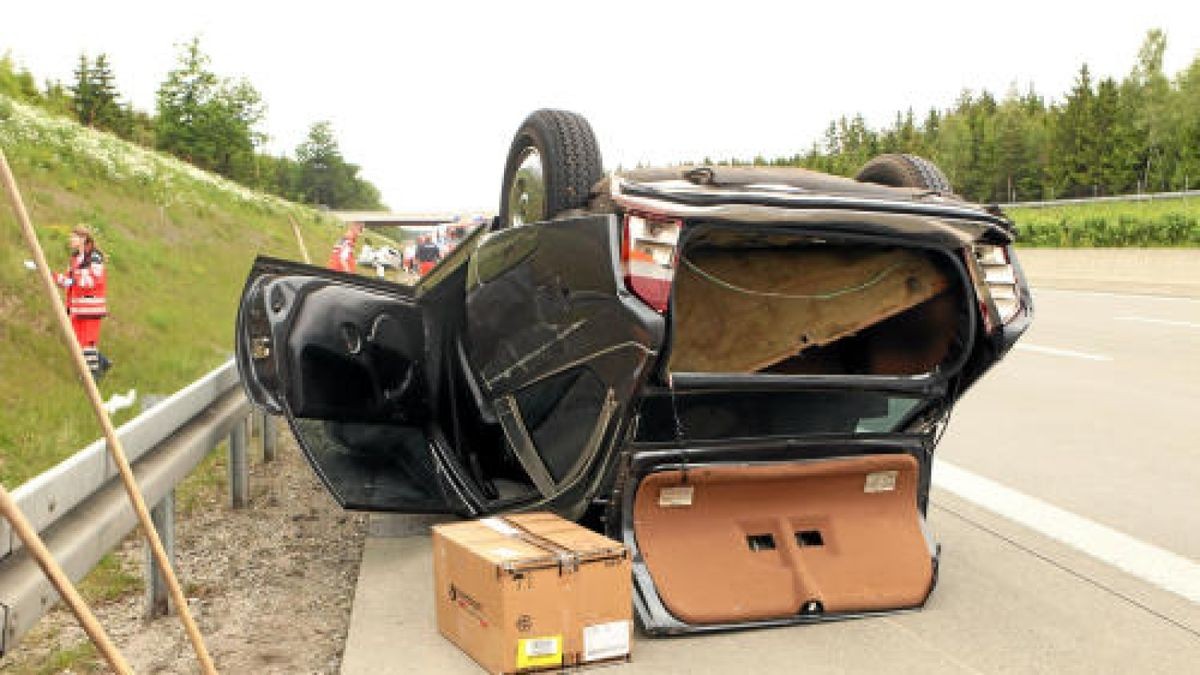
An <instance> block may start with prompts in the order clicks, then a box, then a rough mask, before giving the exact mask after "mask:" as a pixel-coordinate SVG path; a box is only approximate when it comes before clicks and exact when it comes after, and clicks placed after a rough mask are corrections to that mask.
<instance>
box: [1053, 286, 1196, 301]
mask: <svg viewBox="0 0 1200 675" xmlns="http://www.w3.org/2000/svg"><path fill="white" fill-rule="evenodd" d="M1031 292H1032V293H1033V299H1034V300H1037V296H1038V295H1040V294H1042V293H1047V294H1063V295H1094V296H1096V297H1100V298H1124V299H1127V300H1172V301H1177V302H1200V298H1188V297H1183V296H1179V295H1157V294H1154V293H1110V292H1106V291H1076V290H1071V289H1069V288H1035V289H1033V290H1032V291H1031Z"/></svg>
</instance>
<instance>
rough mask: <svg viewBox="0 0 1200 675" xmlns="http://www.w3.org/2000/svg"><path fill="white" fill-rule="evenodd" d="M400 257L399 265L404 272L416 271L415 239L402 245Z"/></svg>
mask: <svg viewBox="0 0 1200 675" xmlns="http://www.w3.org/2000/svg"><path fill="white" fill-rule="evenodd" d="M400 257H401V263H400V264H401V265H402V266H403V267H404V271H405V272H410V273H415V272H416V271H417V264H416V259H417V244H416V242H415V241H410V242H409V243H407V244H405V245H404V253H403V254H402V255H401V256H400Z"/></svg>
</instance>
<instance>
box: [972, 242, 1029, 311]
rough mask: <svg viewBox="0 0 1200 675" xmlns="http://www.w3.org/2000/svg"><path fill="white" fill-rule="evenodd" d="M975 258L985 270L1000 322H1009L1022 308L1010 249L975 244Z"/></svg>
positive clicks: (984, 277) (987, 285)
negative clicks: (1010, 258)
mask: <svg viewBox="0 0 1200 675" xmlns="http://www.w3.org/2000/svg"><path fill="white" fill-rule="evenodd" d="M975 259H976V260H977V261H979V267H980V268H981V269H982V270H983V283H984V285H985V286H986V287H987V289H988V293H989V294H990V295H991V296H992V302H994V303H995V304H996V312H997V313H998V314H999V315H1000V323H1002V324H1005V323H1008V322H1009V321H1011V320H1012V318H1013V317H1015V316H1016V315H1017V311H1018V310H1019V309H1021V296H1020V291H1019V289H1018V288H1017V271H1016V270H1015V269H1013V266H1012V262H1010V261H1009V259H1008V250H1007V249H1005V248H1004V247H1003V246H989V245H984V244H979V245H976V246H975Z"/></svg>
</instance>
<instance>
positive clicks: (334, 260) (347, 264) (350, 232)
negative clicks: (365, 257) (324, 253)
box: [326, 223, 363, 272]
mask: <svg viewBox="0 0 1200 675" xmlns="http://www.w3.org/2000/svg"><path fill="white" fill-rule="evenodd" d="M362 228H363V226H362V223H350V226H349V227H347V228H346V234H344V235H342V238H341V239H339V240H338V243H336V244H334V246H333V251H332V252H331V253H330V254H329V262H328V263H327V264H326V266H327V267H328V268H329V269H331V270H333V271H335V272H354V269H355V267H354V266H355V264H356V263H355V261H354V246H355V244H356V243H357V242H358V235H360V234H362Z"/></svg>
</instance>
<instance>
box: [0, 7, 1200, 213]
mask: <svg viewBox="0 0 1200 675" xmlns="http://www.w3.org/2000/svg"><path fill="white" fill-rule="evenodd" d="M1109 4H1111V5H1114V7H1111V8H1110V7H1106V6H1104V5H1109ZM1154 27H1158V28H1162V29H1164V30H1165V31H1166V33H1167V53H1166V59H1165V70H1166V71H1167V73H1168V74H1170V75H1174V74H1175V73H1177V72H1178V71H1180V70H1181V69H1182V68H1184V67H1185V66H1186V65H1187V64H1188V63H1190V62H1191V60H1192V59H1193V58H1195V57H1196V56H1197V54H1198V53H1200V2H1196V1H1195V0H1170V1H1158V0H1141V1H1138V2H1122V3H1101V2H1094V1H1093V2H1077V3H1063V2H1053V1H1051V0H1042V1H1040V2H1027V1H1026V0H1006V1H1005V2H987V3H973V2H969V1H968V0H959V1H958V2H954V1H950V2H944V1H942V0H926V1H924V2H910V3H907V4H906V3H902V2H885V3H872V2H865V1H862V2H847V1H846V0H841V1H837V0H824V1H818V2H811V3H810V2H801V1H798V0H797V1H793V2H783V3H765V2H757V1H751V0H735V1H732V2H725V3H712V4H709V3H704V2H698V1H695V0H694V1H693V2H651V1H650V0H642V1H641V2H625V1H623V0H606V1H603V2H589V3H586V4H585V3H579V2H569V1H567V0H559V1H558V2H540V1H534V0H515V1H514V0H496V1H494V2H480V3H464V2H451V1H438V0H427V1H423V2H414V3H386V2H360V1H358V0H341V1H340V2H332V1H330V0H324V1H323V2H308V1H300V0H298V1H295V2H287V3H284V2H261V1H260V2H255V1H254V0H239V1H230V0H204V1H203V2H189V3H186V4H183V3H172V2H164V1H162V0H159V1H158V2H137V1H133V0H108V1H107V2H87V3H74V2H72V3H64V2H52V1H48V0H43V1H42V2H28V1H26V2H6V3H4V7H3V9H2V10H0V52H3V51H6V50H7V51H9V52H11V54H12V56H13V58H14V59H15V60H16V61H17V62H18V63H19V64H21V65H24V66H26V67H28V68H29V69H30V70H32V71H33V73H34V74H35V75H36V76H38V77H39V78H43V79H46V78H50V79H59V80H62V81H63V82H64V83H69V82H70V81H71V79H72V75H71V73H72V70H73V69H74V67H75V64H76V62H77V60H78V57H79V54H80V53H81V52H84V51H86V52H87V53H88V54H89V55H90V56H93V57H94V56H95V55H96V54H99V53H101V52H104V53H107V54H108V55H109V57H110V59H111V62H112V66H113V70H114V73H115V74H116V77H117V85H118V87H119V88H120V90H121V92H122V93H123V94H124V95H125V96H126V97H127V98H129V99H131V100H132V101H133V104H134V106H135V107H136V108H138V109H141V110H145V111H153V108H154V92H155V90H156V89H157V88H158V86H159V84H160V83H161V82H162V81H163V79H164V78H165V76H166V73H167V71H168V70H170V69H171V68H172V67H174V66H175V64H176V59H177V55H178V49H177V47H176V45H177V44H179V43H182V42H186V41H187V40H189V39H190V38H191V37H192V36H196V35H198V36H199V37H200V40H201V48H202V49H203V51H204V52H206V53H207V54H208V55H209V56H210V57H211V59H212V62H211V67H212V69H213V71H215V72H216V73H217V74H219V75H222V76H227V77H245V78H247V79H248V80H249V81H250V83H251V84H253V85H254V86H255V87H256V88H257V89H258V90H259V91H260V92H261V93H262V95H263V99H264V101H265V102H266V103H267V106H268V110H267V119H266V123H265V124H264V125H263V130H264V131H265V132H266V133H267V134H269V135H270V136H271V139H272V140H271V142H270V144H269V145H268V146H267V147H268V149H269V150H271V151H272V152H276V153H278V152H287V153H288V154H289V155H290V154H292V153H293V151H294V149H295V147H296V145H297V144H299V143H300V142H301V141H302V140H303V138H304V136H305V134H306V133H307V131H308V128H309V127H310V126H311V124H312V123H313V122H315V121H318V120H323V119H327V120H330V121H331V122H332V123H333V128H334V131H335V133H336V135H337V138H338V140H339V143H340V146H341V149H342V152H343V154H344V155H345V156H346V158H347V159H348V160H349V161H351V162H353V163H355V164H358V165H360V166H361V167H362V175H363V176H364V177H365V178H366V179H367V180H370V181H371V182H372V183H374V184H375V185H376V186H377V187H378V188H379V189H380V191H381V192H382V193H383V198H384V201H385V202H386V203H387V204H388V205H389V206H390V207H392V208H393V209H395V210H401V211H423V210H452V211H453V210H460V209H461V210H469V209H484V210H494V209H495V208H496V205H497V201H498V196H499V190H500V185H499V183H500V174H501V171H502V170H503V164H504V158H505V154H506V153H507V151H508V145H509V143H510V141H511V138H512V134H513V132H514V131H515V130H516V128H517V126H518V125H519V124H520V122H521V120H522V119H524V117H525V115H527V114H528V113H529V112H531V111H532V110H534V109H536V108H540V107H556V108H565V109H568V110H574V111H576V112H580V113H582V114H584V115H585V116H586V117H587V118H588V119H589V120H590V121H591V123H592V126H593V128H594V129H595V131H596V134H597V136H598V137H599V140H600V147H601V150H602V152H603V154H604V160H605V165H606V166H607V167H609V168H611V167H614V166H616V165H618V164H622V165H625V166H631V165H634V164H636V163H637V162H639V161H641V162H647V163H663V162H671V161H682V160H698V159H701V158H703V157H704V156H706V155H707V156H710V157H713V158H721V157H730V156H737V157H742V158H750V157H752V156H754V155H755V154H758V153H761V154H763V155H765V156H768V157H771V156H777V155H783V154H791V153H794V152H798V151H801V152H802V151H804V150H806V149H807V148H808V147H809V146H810V145H811V143H812V142H813V141H814V140H818V139H819V138H820V136H821V134H822V133H823V131H824V130H825V127H826V126H827V125H828V123H829V122H830V120H832V119H834V118H836V117H838V116H840V115H852V114H854V113H856V112H861V113H863V114H864V115H865V116H866V118H867V121H868V123H870V124H871V125H872V126H876V127H878V126H880V125H883V124H887V123H889V122H890V121H891V120H892V116H893V115H894V113H895V111H896V110H898V109H903V108H907V107H912V108H913V109H914V110H915V111H917V113H918V114H919V115H921V114H923V113H924V111H926V110H928V108H930V107H931V106H934V107H938V108H945V107H948V106H950V105H951V104H952V103H953V102H954V100H955V98H956V97H957V96H958V94H959V92H960V91H961V90H962V89H963V88H971V89H973V90H976V91H978V90H980V89H982V88H986V89H988V90H990V91H992V92H993V93H994V94H997V95H1003V94H1004V92H1005V91H1007V90H1008V88H1009V86H1010V85H1011V84H1012V83H1014V82H1015V83H1017V84H1018V86H1019V87H1020V88H1021V89H1025V88H1026V87H1028V85H1029V83H1031V82H1032V83H1033V84H1034V85H1035V86H1036V89H1037V91H1038V92H1039V93H1041V94H1042V95H1043V96H1047V97H1050V96H1053V97H1057V96H1060V95H1061V94H1062V93H1063V92H1065V91H1066V90H1067V89H1068V88H1069V87H1070V85H1071V83H1072V81H1073V79H1074V76H1075V73H1076V72H1077V70H1078V68H1079V66H1080V64H1082V63H1084V62H1087V63H1088V65H1089V67H1090V68H1091V70H1092V73H1093V74H1094V75H1095V76H1097V77H1103V76H1108V75H1111V76H1114V77H1117V78H1120V77H1123V76H1124V75H1125V74H1127V73H1128V72H1129V69H1130V67H1131V66H1132V64H1133V61H1134V57H1135V55H1136V53H1137V49H1138V46H1139V45H1140V44H1141V42H1142V40H1143V38H1144V36H1145V32H1146V31H1147V30H1148V29H1150V28H1154Z"/></svg>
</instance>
